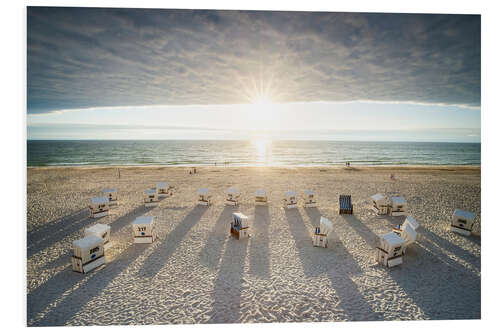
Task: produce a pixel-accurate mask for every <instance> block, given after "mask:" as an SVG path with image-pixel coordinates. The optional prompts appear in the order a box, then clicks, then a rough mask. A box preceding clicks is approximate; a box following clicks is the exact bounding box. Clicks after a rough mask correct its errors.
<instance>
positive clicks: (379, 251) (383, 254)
mask: <svg viewBox="0 0 500 333" xmlns="http://www.w3.org/2000/svg"><path fill="white" fill-rule="evenodd" d="M404 244H405V241H404V239H403V238H401V237H400V236H398V235H397V234H395V233H394V232H389V233H387V234H383V235H381V236H380V237H379V246H377V247H375V260H376V261H377V262H378V263H379V264H381V265H384V266H386V267H394V266H397V265H400V264H402V263H403V247H404Z"/></svg>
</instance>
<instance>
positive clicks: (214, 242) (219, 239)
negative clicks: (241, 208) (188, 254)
mask: <svg viewBox="0 0 500 333" xmlns="http://www.w3.org/2000/svg"><path fill="white" fill-rule="evenodd" d="M236 209H237V208H235V207H233V206H225V207H224V210H223V211H222V213H221V214H220V215H219V218H218V219H217V221H216V222H215V225H214V227H213V228H212V231H211V232H210V234H209V235H208V238H207V240H206V242H205V246H204V247H203V249H202V250H201V252H200V263H201V264H202V265H204V266H207V267H208V268H210V269H211V270H215V269H216V268H217V265H218V263H219V259H220V256H221V253H222V248H223V247H224V243H225V240H226V238H227V237H228V235H229V233H230V225H229V224H230V223H231V215H232V213H233V212H236Z"/></svg>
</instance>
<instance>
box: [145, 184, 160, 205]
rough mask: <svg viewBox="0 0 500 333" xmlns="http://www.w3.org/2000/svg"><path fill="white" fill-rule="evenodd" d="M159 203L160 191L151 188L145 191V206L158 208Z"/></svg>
mask: <svg viewBox="0 0 500 333" xmlns="http://www.w3.org/2000/svg"><path fill="white" fill-rule="evenodd" d="M158 202H159V199H158V190H157V189H156V188H150V189H147V190H145V191H144V206H146V207H156V206H158Z"/></svg>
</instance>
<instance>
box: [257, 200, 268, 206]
mask: <svg viewBox="0 0 500 333" xmlns="http://www.w3.org/2000/svg"><path fill="white" fill-rule="evenodd" d="M255 205H257V206H267V201H255Z"/></svg>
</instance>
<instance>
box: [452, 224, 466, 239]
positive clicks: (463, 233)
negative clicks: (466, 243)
mask: <svg viewBox="0 0 500 333" xmlns="http://www.w3.org/2000/svg"><path fill="white" fill-rule="evenodd" d="M450 231H453V232H456V233H457V234H461V235H464V236H470V235H471V230H467V229H463V228H459V227H455V226H453V225H452V226H450Z"/></svg>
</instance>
